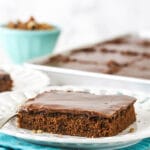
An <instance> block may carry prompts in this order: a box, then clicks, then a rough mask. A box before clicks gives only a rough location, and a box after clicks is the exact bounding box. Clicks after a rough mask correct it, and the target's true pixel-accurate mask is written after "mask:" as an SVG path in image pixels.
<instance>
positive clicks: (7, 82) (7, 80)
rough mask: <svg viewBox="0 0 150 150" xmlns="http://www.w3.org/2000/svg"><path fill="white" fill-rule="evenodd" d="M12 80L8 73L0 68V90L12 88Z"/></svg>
mask: <svg viewBox="0 0 150 150" xmlns="http://www.w3.org/2000/svg"><path fill="white" fill-rule="evenodd" d="M12 84H13V81H12V79H11V77H10V75H9V73H7V72H5V71H4V70H0V92H3V91H10V90H11V88H12Z"/></svg>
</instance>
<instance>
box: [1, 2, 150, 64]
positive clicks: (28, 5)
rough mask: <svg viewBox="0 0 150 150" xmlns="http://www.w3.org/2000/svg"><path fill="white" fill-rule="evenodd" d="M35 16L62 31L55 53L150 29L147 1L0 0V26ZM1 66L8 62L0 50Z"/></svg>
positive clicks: (149, 12)
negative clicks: (122, 34) (126, 33)
mask: <svg viewBox="0 0 150 150" xmlns="http://www.w3.org/2000/svg"><path fill="white" fill-rule="evenodd" d="M31 15H32V16H35V18H36V19H37V20H38V21H44V22H49V23H53V24H56V25H58V26H59V27H60V28H61V29H62V34H61V36H60V39H59V43H58V45H57V47H56V50H57V51H61V50H64V49H68V48H70V47H75V46H79V45H85V44H87V43H94V42H97V41H99V40H101V39H104V38H107V37H110V36H113V35H118V34H120V33H125V32H130V31H138V30H143V29H144V30H145V29H146V30H147V29H150V1H149V0H0V23H1V24H3V23H6V22H8V21H10V20H12V21H14V20H17V19H20V20H24V21H25V20H27V19H28V18H29V16H31ZM0 57H1V58H0V63H2V62H8V59H7V56H6V55H5V52H4V50H2V49H1V50H0Z"/></svg>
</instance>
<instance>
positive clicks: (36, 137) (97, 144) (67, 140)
mask: <svg viewBox="0 0 150 150" xmlns="http://www.w3.org/2000/svg"><path fill="white" fill-rule="evenodd" d="M50 89H59V90H68V89H69V90H74V91H87V92H91V93H95V94H126V95H130V96H134V97H137V99H138V100H137V102H136V103H135V111H136V114H137V121H136V123H134V124H132V125H131V126H130V127H129V128H127V129H126V130H124V131H123V132H121V133H120V134H118V135H116V136H112V137H104V138H85V137H77V136H64V135H56V134H48V133H41V134H35V133H33V132H32V131H29V130H25V129H20V128H17V127H16V121H15V120H12V121H10V122H9V123H8V124H7V125H5V126H4V127H3V128H2V129H1V132H3V133H7V134H9V135H13V136H15V137H19V138H21V139H24V140H27V141H30V142H33V143H38V144H42V145H43V144H44V145H52V146H58V147H68V148H85V149H91V148H98V149H103V150H104V149H105V150H108V149H110V150H112V149H117V148H123V147H127V146H129V145H133V144H135V143H137V142H139V141H140V140H142V139H144V138H147V137H150V97H148V96H144V95H142V94H140V93H138V94H134V93H132V92H128V91H116V90H115V91H112V90H102V89H91V90H90V89H89V88H85V87H84V88H83V87H82V88H81V87H80V88H78V87H71V86H70V87H68V86H65V87H49V88H47V89H44V90H43V91H45V90H50ZM21 95H23V94H21V93H18V95H17V93H15V94H13V98H11V97H12V93H7V95H6V94H5V97H7V96H8V97H9V99H10V98H11V100H12V101H11V100H10V103H9V107H11V106H10V105H11V102H13V99H16V100H15V101H17V99H18V98H19V97H20V99H21V97H22V99H24V100H25V97H24V96H21ZM31 95H32V94H31ZM33 95H35V93H34V94H33ZM5 99H6V101H7V98H5ZM0 103H1V95H0ZM3 103H4V102H3ZM0 105H1V104H0ZM12 105H14V104H12ZM6 108H7V106H6V105H5V109H6ZM2 113H3V110H0V114H2ZM131 127H133V128H134V129H135V131H134V132H133V133H129V129H130V128H131Z"/></svg>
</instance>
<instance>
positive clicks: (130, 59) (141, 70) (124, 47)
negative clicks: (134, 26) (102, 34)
mask: <svg viewBox="0 0 150 150" xmlns="http://www.w3.org/2000/svg"><path fill="white" fill-rule="evenodd" d="M149 59H150V39H144V38H141V37H138V36H134V35H126V36H122V37H119V38H114V39H112V40H109V41H104V42H101V43H98V44H95V45H92V46H90V47H85V48H80V49H75V50H72V51H70V52H69V53H68V54H58V55H56V56H53V57H51V58H50V59H48V60H46V61H45V62H43V63H42V65H48V66H49V65H50V66H55V67H62V68H70V69H77V70H83V71H89V72H97V73H107V74H114V75H122V76H130V77H136V78H144V79H150V67H149V66H150V60H149Z"/></svg>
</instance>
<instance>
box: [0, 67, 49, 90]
mask: <svg viewBox="0 0 150 150" xmlns="http://www.w3.org/2000/svg"><path fill="white" fill-rule="evenodd" d="M0 69H3V70H5V71H6V72H8V73H10V75H11V78H12V80H13V88H12V90H13V91H29V90H32V91H34V90H38V89H40V88H42V87H45V86H47V85H49V84H50V79H49V77H47V75H45V74H44V73H42V72H40V71H37V70H33V69H30V68H28V67H24V66H15V65H2V66H0Z"/></svg>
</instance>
